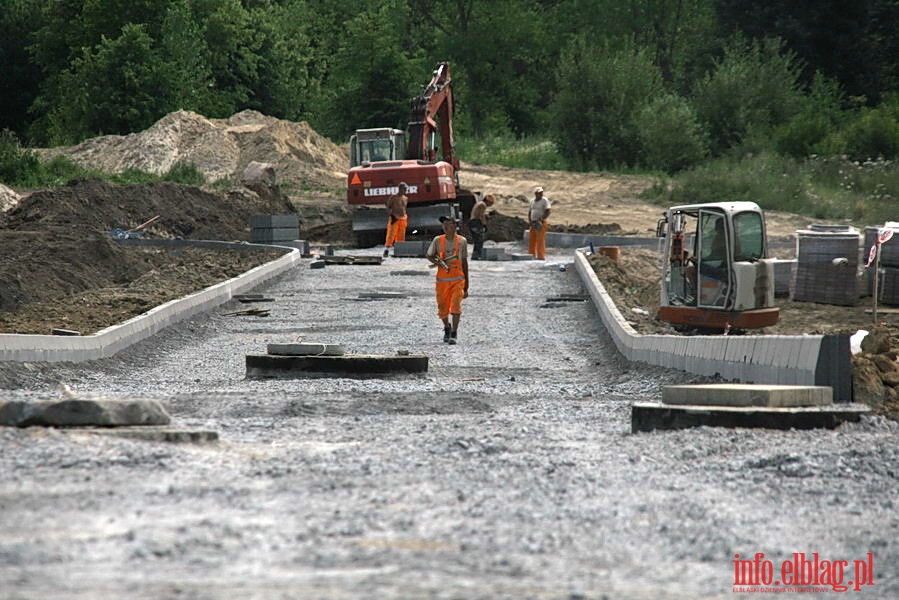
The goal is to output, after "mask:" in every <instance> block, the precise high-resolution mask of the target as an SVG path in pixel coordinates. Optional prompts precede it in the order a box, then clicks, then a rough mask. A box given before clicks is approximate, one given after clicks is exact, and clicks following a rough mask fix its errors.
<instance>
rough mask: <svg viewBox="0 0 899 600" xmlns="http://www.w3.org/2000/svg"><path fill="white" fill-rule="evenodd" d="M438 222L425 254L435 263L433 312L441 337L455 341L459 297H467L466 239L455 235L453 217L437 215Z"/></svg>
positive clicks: (459, 304)
mask: <svg viewBox="0 0 899 600" xmlns="http://www.w3.org/2000/svg"><path fill="white" fill-rule="evenodd" d="M440 223H441V224H442V225H443V235H438V236H437V237H435V238H434V239H433V240H432V241H431V245H430V246H429V247H428V251H427V253H426V256H427V259H428V260H429V261H430V262H431V264H432V265H434V266H436V267H437V280H436V282H435V290H436V295H437V316H438V317H439V318H440V320H441V321H443V341H444V342H445V343H447V344H455V343H456V341H457V337H458V333H459V318H460V317H461V316H462V299H463V298H467V297H468V241H467V240H466V239H465V238H464V237H462V236H461V235H459V233H458V231H457V230H458V227H459V222H458V221H456V220H455V219H454V218H453V217H440ZM451 316H452V321H450V317H451Z"/></svg>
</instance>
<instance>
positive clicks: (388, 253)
mask: <svg viewBox="0 0 899 600" xmlns="http://www.w3.org/2000/svg"><path fill="white" fill-rule="evenodd" d="M388 256H390V248H384V258H387V257H388Z"/></svg>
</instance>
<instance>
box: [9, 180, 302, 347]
mask: <svg viewBox="0 0 899 600" xmlns="http://www.w3.org/2000/svg"><path fill="white" fill-rule="evenodd" d="M289 212H292V207H291V205H290V202H289V201H288V200H287V198H286V197H285V196H284V195H283V194H282V193H281V192H280V191H279V190H278V188H277V187H271V186H266V185H262V184H255V185H251V186H250V187H239V188H233V189H230V190H227V191H225V192H221V193H216V194H213V193H210V192H207V191H204V190H201V189H199V188H195V187H191V186H183V185H178V184H173V183H148V184H140V185H129V186H121V185H116V184H113V183H109V182H106V181H102V180H99V179H88V180H78V181H72V182H69V184H67V185H65V186H63V187H60V188H55V189H51V190H42V191H38V192H34V193H32V194H30V195H28V196H26V197H24V198H23V199H22V200H21V201H20V203H19V205H18V206H17V207H15V208H14V209H12V210H11V211H9V212H8V213H6V214H5V215H4V216H3V222H2V223H0V225H2V227H3V228H2V229H0V244H2V247H4V248H8V249H15V251H9V252H3V253H0V310H6V311H12V310H17V309H18V308H20V305H22V304H25V303H52V302H61V303H69V302H70V301H71V296H72V295H74V294H79V293H82V292H84V291H85V290H91V289H97V288H108V287H110V286H128V285H131V284H132V283H133V282H134V281H136V280H137V279H139V278H140V277H142V276H144V275H145V274H146V273H147V272H148V271H151V270H153V269H157V270H162V271H166V269H165V268H164V267H162V266H161V264H160V263H159V261H158V260H155V261H154V260H149V259H148V255H147V253H146V252H140V251H135V250H131V249H126V248H122V247H121V246H119V245H118V244H116V243H115V242H114V241H113V239H112V238H111V236H110V232H111V231H113V230H114V229H125V230H127V229H131V228H134V227H136V226H138V225H140V224H142V223H144V222H146V221H148V220H149V219H151V218H152V217H155V216H157V215H158V216H159V217H160V218H159V219H158V220H157V221H155V222H154V223H153V224H152V225H150V226H148V228H147V230H146V233H145V234H144V235H145V236H146V237H156V238H167V239H172V238H177V237H182V238H188V239H210V240H233V241H247V240H249V217H250V215H252V214H283V213H289ZM178 260H181V259H180V258H179V259H178ZM204 260H207V261H208V260H209V258H208V257H205V259H204ZM228 260H230V259H228ZM228 260H226V259H223V261H224V262H228ZM212 262H214V261H212ZM239 264H240V265H242V266H247V265H250V266H254V265H255V264H259V260H258V259H253V260H251V261H249V262H242V263H239ZM247 268H249V267H247ZM205 272H211V273H213V274H214V275H215V274H218V275H221V272H220V271H216V270H215V269H214V268H206V267H204V266H203V265H202V264H200V265H197V267H196V272H195V275H191V271H190V270H189V269H184V270H182V271H180V272H176V271H169V272H168V275H169V276H170V278H171V279H172V280H173V283H172V284H171V285H169V284H166V283H165V282H160V284H159V286H158V289H157V290H156V291H155V292H153V293H151V294H150V297H149V300H148V302H151V304H149V306H145V308H144V310H146V309H147V308H151V307H152V306H153V304H152V302H157V301H158V300H159V299H160V298H161V297H166V298H169V299H170V294H169V292H171V291H173V290H177V289H179V286H178V285H176V283H177V280H181V279H183V280H185V281H187V282H190V285H191V286H194V289H197V288H196V287H195V286H196V285H197V284H199V283H201V282H204V281H206V279H205V278H204V277H203V273H205ZM238 272H239V271H236V272H233V274H237V273H238ZM232 276H233V275H232ZM206 285H208V282H207V283H206ZM180 289H181V293H182V295H183V288H180ZM172 297H177V293H176V295H175V296H172ZM41 310H43V311H44V312H46V313H48V314H49V313H53V312H54V311H55V309H54V308H52V307H50V306H47V305H44V306H43V307H41ZM95 312H96V313H97V315H98V317H99V316H100V315H101V313H102V312H103V310H101V309H99V308H97V309H96V311H95ZM139 312H141V311H138V313H135V314H139ZM113 314H114V315H115V316H114V317H113V318H116V319H118V316H119V315H120V313H118V312H114V313H113ZM107 318H108V317H107ZM5 319H6V320H5V322H6V323H7V326H9V327H12V325H9V324H10V323H12V321H10V320H9V315H6V316H5ZM26 320H27V319H26ZM115 322H116V321H112V322H106V324H105V325H104V326H106V325H111V324H113V323H115ZM15 323H16V325H15V326H14V329H12V330H13V331H20V332H22V331H26V330H27V331H28V332H31V333H33V332H35V331H34V329H35V328H32V327H29V326H27V325H26V324H23V322H22V321H21V320H18V321H15ZM82 328H84V327H83V326H82ZM36 329H37V330H38V331H39V332H40V333H46V327H44V326H43V325H41V326H40V327H38V328H36ZM3 330H4V331H10V329H3Z"/></svg>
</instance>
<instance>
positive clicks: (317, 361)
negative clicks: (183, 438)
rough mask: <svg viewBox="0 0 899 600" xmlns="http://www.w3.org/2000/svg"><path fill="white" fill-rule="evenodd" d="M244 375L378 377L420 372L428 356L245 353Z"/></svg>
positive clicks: (259, 376)
mask: <svg viewBox="0 0 899 600" xmlns="http://www.w3.org/2000/svg"><path fill="white" fill-rule="evenodd" d="M246 366H247V378H249V379H253V378H257V379H258V378H271V377H315V376H332V377H334V376H343V377H355V378H367V377H379V376H384V375H388V374H393V373H424V372H427V370H428V357H427V356H426V355H423V354H397V355H394V356H384V355H368V354H353V355H345V356H274V355H270V354H248V355H247V357H246Z"/></svg>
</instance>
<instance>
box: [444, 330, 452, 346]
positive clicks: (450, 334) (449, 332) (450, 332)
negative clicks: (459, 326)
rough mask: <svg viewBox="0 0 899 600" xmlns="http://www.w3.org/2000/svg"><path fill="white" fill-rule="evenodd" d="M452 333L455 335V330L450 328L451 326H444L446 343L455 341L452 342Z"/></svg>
mask: <svg viewBox="0 0 899 600" xmlns="http://www.w3.org/2000/svg"><path fill="white" fill-rule="evenodd" d="M452 335H453V330H452V329H450V328H449V327H444V328H443V341H444V342H445V343H447V344H451V343H453V342H450V337H452Z"/></svg>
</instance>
